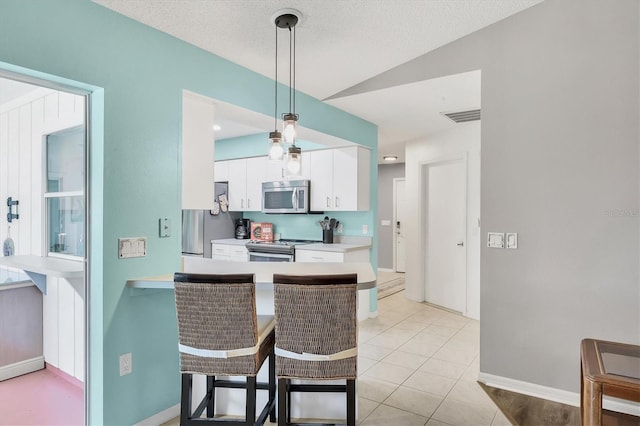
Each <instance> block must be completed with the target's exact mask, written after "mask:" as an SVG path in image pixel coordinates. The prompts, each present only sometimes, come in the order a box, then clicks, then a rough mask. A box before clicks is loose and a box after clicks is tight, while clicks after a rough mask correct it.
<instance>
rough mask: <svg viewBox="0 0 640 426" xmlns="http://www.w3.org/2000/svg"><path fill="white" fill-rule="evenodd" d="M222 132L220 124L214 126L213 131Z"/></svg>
mask: <svg viewBox="0 0 640 426" xmlns="http://www.w3.org/2000/svg"><path fill="white" fill-rule="evenodd" d="M220 130H222V127H220V125H219V124H214V125H213V131H214V132H219V131H220Z"/></svg>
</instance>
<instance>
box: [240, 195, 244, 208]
mask: <svg viewBox="0 0 640 426" xmlns="http://www.w3.org/2000/svg"><path fill="white" fill-rule="evenodd" d="M240 208H241V209H244V198H241V199H240Z"/></svg>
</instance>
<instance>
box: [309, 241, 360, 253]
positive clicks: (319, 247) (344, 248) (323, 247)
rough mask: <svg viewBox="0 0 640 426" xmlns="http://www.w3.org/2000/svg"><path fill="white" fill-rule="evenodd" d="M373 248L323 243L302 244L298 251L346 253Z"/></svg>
mask: <svg viewBox="0 0 640 426" xmlns="http://www.w3.org/2000/svg"><path fill="white" fill-rule="evenodd" d="M369 247H371V244H368V245H367V244H344V243H333V244H323V243H315V244H302V245H299V246H296V250H314V251H331V252H339V253H345V252H348V251H353V250H362V249H368V248H369Z"/></svg>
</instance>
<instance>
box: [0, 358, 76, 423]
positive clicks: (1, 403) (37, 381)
mask: <svg viewBox="0 0 640 426" xmlns="http://www.w3.org/2000/svg"><path fill="white" fill-rule="evenodd" d="M82 424H84V396H83V390H82V387H79V386H77V385H74V384H72V383H70V382H69V381H67V380H65V379H62V378H60V377H58V376H57V375H56V374H54V373H52V372H51V371H49V370H46V369H45V370H40V371H36V372H35V373H29V374H25V375H24V376H19V377H15V378H13V379H9V380H4V381H2V382H0V425H2V426H15V425H39V426H45V425H64V426H73V425H82Z"/></svg>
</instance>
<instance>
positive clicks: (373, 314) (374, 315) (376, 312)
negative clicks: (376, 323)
mask: <svg viewBox="0 0 640 426" xmlns="http://www.w3.org/2000/svg"><path fill="white" fill-rule="evenodd" d="M369 318H378V311H369Z"/></svg>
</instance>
